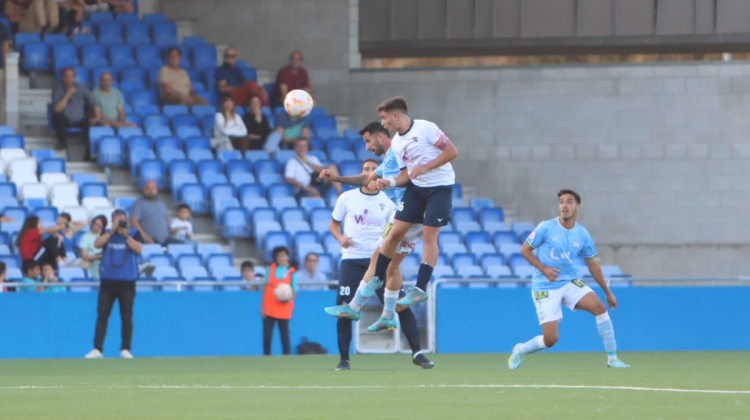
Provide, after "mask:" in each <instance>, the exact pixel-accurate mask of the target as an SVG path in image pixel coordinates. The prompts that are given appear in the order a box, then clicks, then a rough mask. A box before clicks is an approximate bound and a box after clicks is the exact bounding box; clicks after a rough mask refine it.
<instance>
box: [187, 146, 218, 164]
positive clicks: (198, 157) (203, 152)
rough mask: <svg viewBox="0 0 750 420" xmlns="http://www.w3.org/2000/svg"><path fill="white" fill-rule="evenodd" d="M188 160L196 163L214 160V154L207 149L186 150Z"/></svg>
mask: <svg viewBox="0 0 750 420" xmlns="http://www.w3.org/2000/svg"><path fill="white" fill-rule="evenodd" d="M188 159H190V160H192V161H193V162H196V163H197V162H202V161H204V160H214V153H213V152H212V151H210V150H207V149H191V150H188Z"/></svg>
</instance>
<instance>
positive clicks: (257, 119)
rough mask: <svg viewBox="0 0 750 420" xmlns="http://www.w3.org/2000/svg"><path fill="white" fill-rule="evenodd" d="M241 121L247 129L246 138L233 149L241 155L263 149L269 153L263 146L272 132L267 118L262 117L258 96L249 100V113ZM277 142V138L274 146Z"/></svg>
mask: <svg viewBox="0 0 750 420" xmlns="http://www.w3.org/2000/svg"><path fill="white" fill-rule="evenodd" d="M243 121H244V122H245V128H247V138H246V139H245V141H242V142H237V143H235V145H234V148H235V149H237V150H239V151H241V152H242V153H245V151H246V150H262V149H264V148H265V149H266V150H268V151H269V153H270V152H271V150H269V149H268V148H267V147H265V145H266V140H267V139H268V136H269V135H270V134H271V132H272V131H271V124H270V123H269V121H268V117H266V116H265V115H263V104H262V103H261V101H260V96H258V95H253V96H252V97H251V98H250V112H248V113H247V114H245V117H244V118H243ZM280 135H281V134H279V136H280ZM279 141H280V137H279V138H277V140H276V144H278V143H279Z"/></svg>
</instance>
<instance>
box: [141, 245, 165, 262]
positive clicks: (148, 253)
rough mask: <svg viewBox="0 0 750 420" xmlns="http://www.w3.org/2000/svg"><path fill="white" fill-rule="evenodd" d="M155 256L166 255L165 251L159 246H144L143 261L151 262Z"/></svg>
mask: <svg viewBox="0 0 750 420" xmlns="http://www.w3.org/2000/svg"><path fill="white" fill-rule="evenodd" d="M153 255H164V250H163V249H162V247H161V245H159V244H143V248H142V249H141V261H144V262H145V261H149V259H150V258H151V257H152V256H153Z"/></svg>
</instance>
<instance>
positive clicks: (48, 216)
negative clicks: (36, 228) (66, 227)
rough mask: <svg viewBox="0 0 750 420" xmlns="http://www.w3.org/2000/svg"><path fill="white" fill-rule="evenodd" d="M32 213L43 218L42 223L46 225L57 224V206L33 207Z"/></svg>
mask: <svg viewBox="0 0 750 420" xmlns="http://www.w3.org/2000/svg"><path fill="white" fill-rule="evenodd" d="M32 214H33V215H34V216H36V217H38V218H39V219H41V221H42V224H43V225H45V226H51V225H55V224H57V208H56V207H36V208H34V209H33V211H32Z"/></svg>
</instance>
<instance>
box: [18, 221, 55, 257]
mask: <svg viewBox="0 0 750 420" xmlns="http://www.w3.org/2000/svg"><path fill="white" fill-rule="evenodd" d="M63 229H65V225H63V224H57V225H55V226H50V227H48V228H43V227H42V221H41V220H39V218H38V217H36V216H29V217H27V218H26V220H24V222H23V226H22V227H21V232H20V233H19V234H18V238H17V239H16V246H17V247H18V248H19V251H20V253H21V260H23V261H25V260H33V259H34V257H35V256H36V254H37V253H38V252H39V250H40V249H41V248H42V235H45V234H47V233H52V232H58V231H60V230H63Z"/></svg>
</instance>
